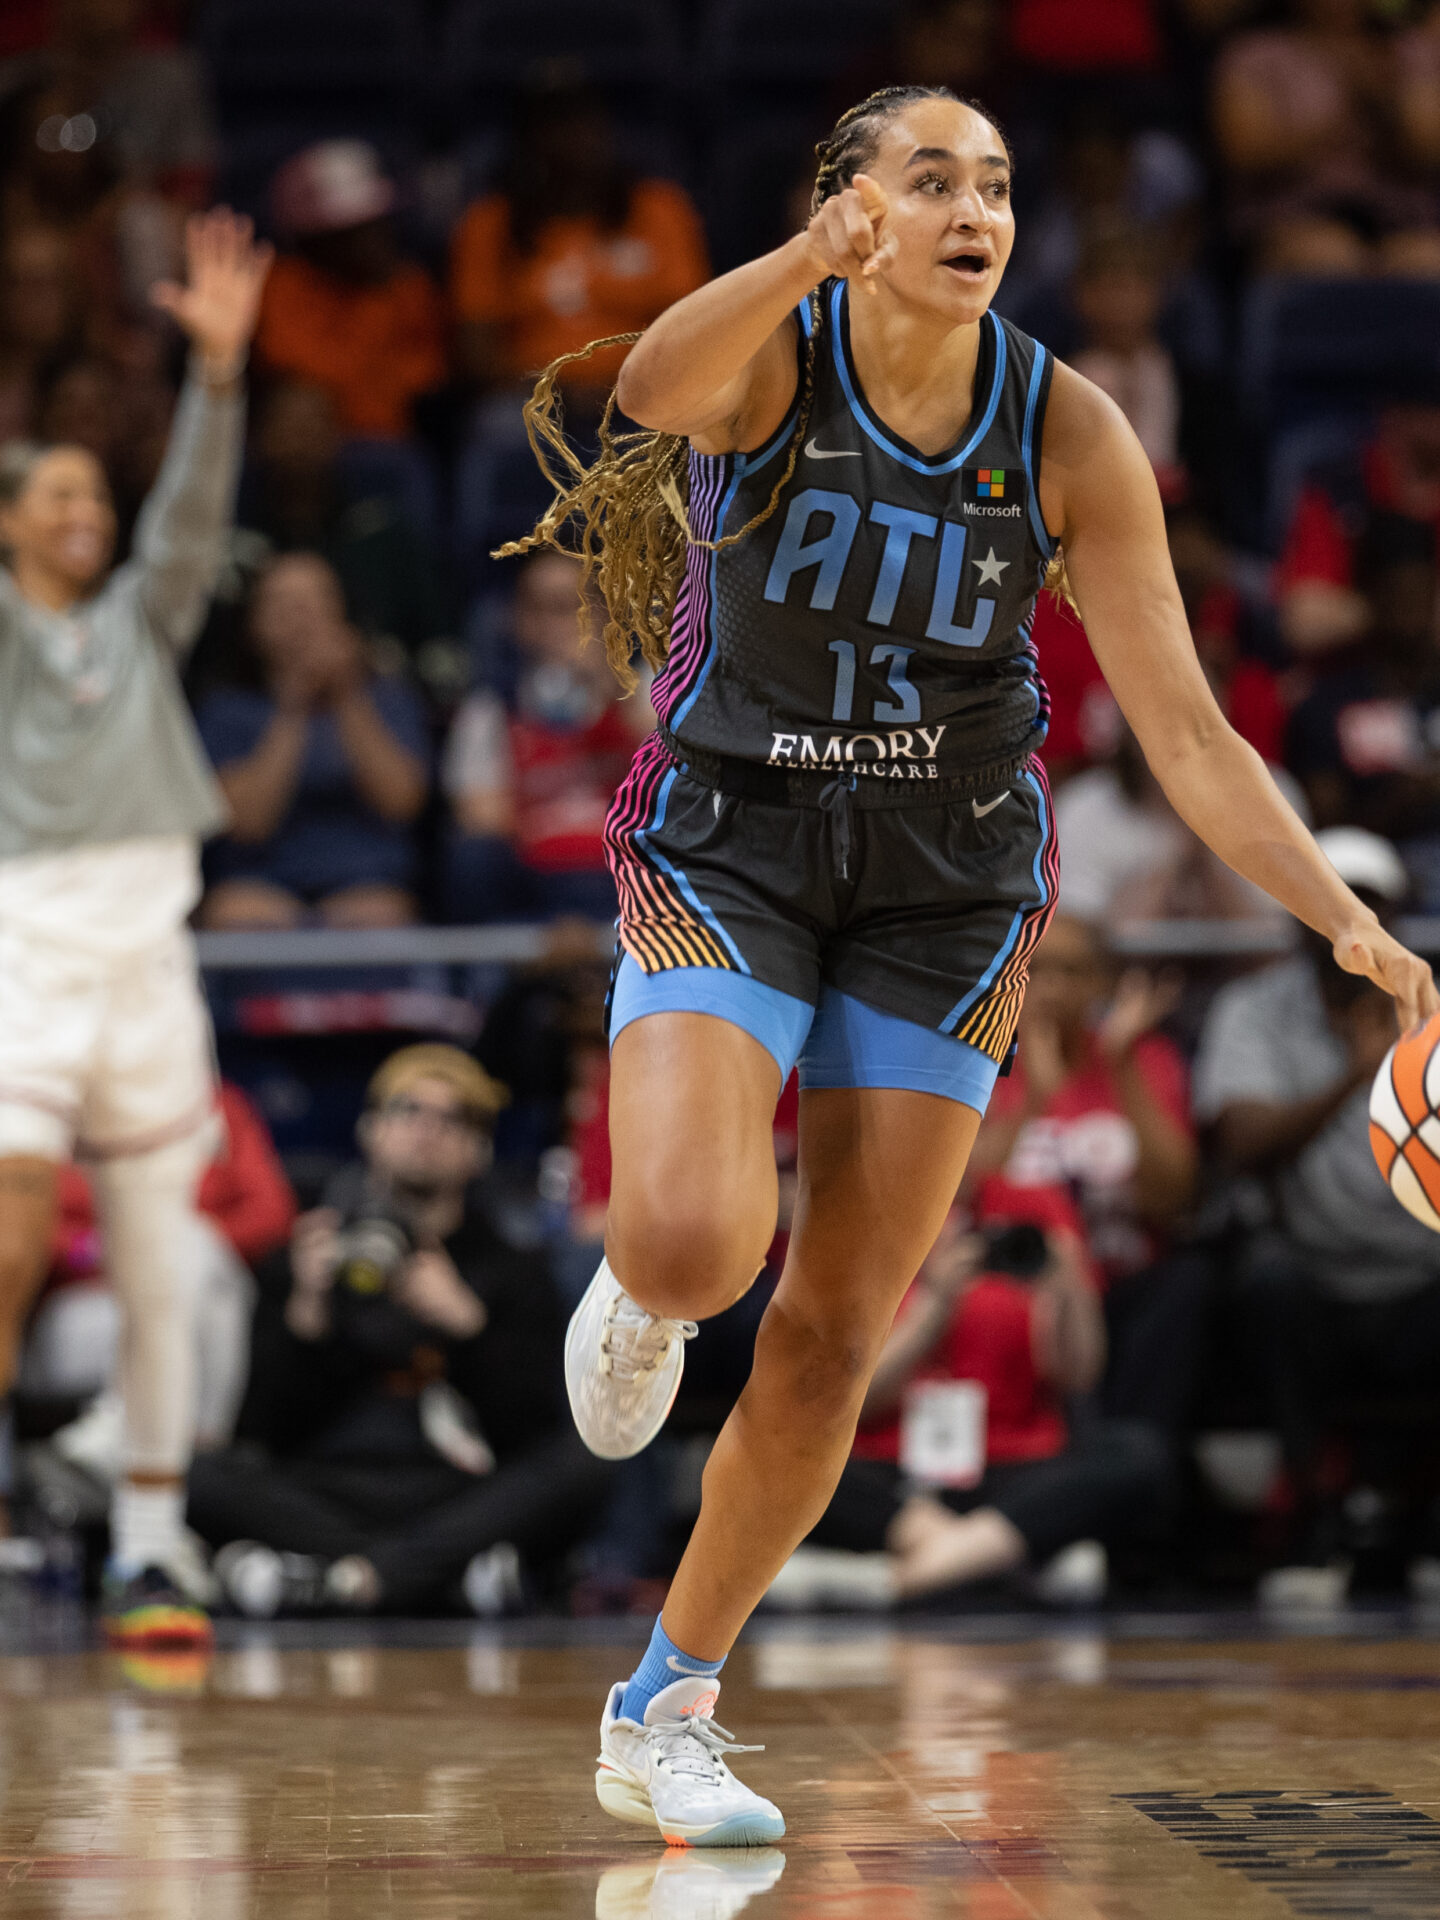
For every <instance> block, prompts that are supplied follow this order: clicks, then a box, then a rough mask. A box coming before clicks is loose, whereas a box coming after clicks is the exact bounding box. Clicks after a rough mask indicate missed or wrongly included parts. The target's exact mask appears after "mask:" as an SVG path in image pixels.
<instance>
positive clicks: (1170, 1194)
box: [971, 913, 1211, 1440]
mask: <svg viewBox="0 0 1440 1920" xmlns="http://www.w3.org/2000/svg"><path fill="white" fill-rule="evenodd" d="M1180 987H1181V982H1180V980H1179V978H1178V977H1171V976H1160V977H1158V978H1157V977H1154V976H1151V975H1149V974H1147V973H1145V972H1143V971H1141V970H1139V969H1130V970H1128V971H1127V972H1125V973H1124V974H1122V975H1121V976H1120V978H1119V980H1118V981H1117V980H1116V978H1115V972H1114V968H1113V967H1112V965H1111V962H1110V959H1109V956H1108V955H1107V954H1106V951H1105V949H1104V946H1103V944H1102V942H1101V939H1100V936H1099V934H1098V932H1097V930H1096V929H1095V928H1094V927H1092V926H1090V925H1088V924H1087V923H1086V922H1085V921H1083V920H1079V919H1077V918H1075V917H1074V916H1073V915H1068V914H1064V913H1060V914H1057V915H1056V917H1055V919H1054V921H1053V922H1052V923H1051V927H1050V931H1049V933H1048V934H1047V935H1046V937H1045V939H1044V940H1043V941H1042V942H1041V944H1040V947H1039V948H1038V950H1037V951H1036V954H1035V958H1034V960H1033V961H1032V962H1031V969H1030V989H1029V993H1028V996H1027V998H1026V1003H1025V1012H1024V1015H1023V1017H1022V1020H1021V1024H1020V1050H1019V1055H1018V1058H1017V1059H1016V1061H1015V1065H1014V1069H1013V1071H1012V1072H1011V1074H1010V1075H1009V1077H1008V1078H1005V1079H1001V1080H1000V1081H999V1082H998V1083H997V1085H996V1089H995V1097H994V1099H993V1100H992V1102H991V1107H990V1114H989V1117H988V1119H987V1122H986V1125H985V1126H984V1127H983V1128H982V1129H981V1133H980V1137H979V1140H978V1141H977V1143H976V1147H975V1152H974V1154H973V1155H972V1157H971V1168H972V1178H976V1177H979V1178H983V1177H984V1176H985V1175H986V1174H989V1173H998V1172H1000V1171H1002V1170H1003V1172H1004V1174H1005V1176H1006V1178H1007V1179H1008V1180H1010V1181H1011V1182H1013V1183H1014V1184H1015V1185H1016V1186H1019V1187H1050V1186H1055V1185H1061V1186H1065V1187H1068V1188H1069V1189H1070V1191H1071V1192H1072V1193H1074V1195H1075V1197H1076V1200H1077V1203H1078V1206H1079V1209H1080V1215H1081V1218H1082V1220H1083V1222H1084V1230H1085V1235H1086V1240H1087V1244H1088V1250H1089V1253H1090V1255H1091V1257H1092V1259H1093V1260H1094V1261H1095V1264H1096V1266H1097V1268H1098V1270H1099V1273H1100V1277H1101V1281H1102V1285H1103V1289H1104V1304H1105V1317H1106V1322H1107V1327H1108V1333H1109V1341H1110V1364H1109V1368H1108V1370H1107V1374H1106V1379H1105V1383H1104V1389H1103V1403H1104V1405H1105V1408H1106V1410H1107V1411H1108V1412H1109V1413H1111V1414H1114V1415H1116V1416H1117V1417H1123V1418H1128V1419H1136V1420H1144V1421H1147V1422H1149V1423H1150V1424H1151V1425H1152V1426H1153V1427H1155V1428H1157V1429H1158V1430H1159V1431H1161V1432H1162V1433H1164V1434H1166V1435H1168V1436H1170V1437H1171V1438H1172V1440H1178V1439H1179V1437H1180V1435H1181V1434H1182V1433H1183V1432H1184V1431H1185V1430H1186V1428H1187V1425H1188V1422H1189V1420H1190V1417H1191V1414H1192V1411H1193V1408H1194V1404H1195V1398H1196V1394H1197V1391H1198V1386H1199V1375H1200V1367H1201V1363H1202V1360H1203V1355H1204V1339H1205V1329H1206V1326H1207V1322H1208V1314H1209V1302H1210V1293H1211V1279H1210V1273H1209V1268H1208V1264H1207V1263H1206V1262H1205V1261H1204V1259H1203V1258H1202V1257H1201V1256H1199V1255H1196V1254H1191V1253H1188V1252H1184V1251H1179V1250H1177V1249H1176V1248H1175V1246H1174V1242H1173V1236H1174V1233H1175V1230H1176V1229H1177V1227H1178V1226H1179V1225H1180V1223H1181V1221H1182V1220H1183V1219H1184V1217H1185V1215H1186V1213H1187V1212H1188V1211H1189V1208H1190V1206H1191V1204H1192V1202H1193V1200H1194V1197H1195V1189H1196V1175H1197V1166H1198V1158H1197V1151H1196V1145H1195V1129H1194V1124H1193V1122H1192V1120H1191V1117H1190V1099H1189V1084H1188V1075H1187V1072H1186V1068H1185V1062H1184V1060H1183V1058H1182V1056H1181V1054H1180V1052H1179V1049H1178V1048H1177V1047H1176V1046H1175V1045H1174V1043H1173V1042H1172V1041H1170V1040H1169V1039H1167V1038H1166V1037H1165V1035H1164V1034H1162V1033H1159V1032H1157V1031H1156V1029H1157V1028H1158V1027H1159V1026H1160V1024H1161V1022H1162V1021H1163V1020H1165V1019H1166V1018H1167V1016H1168V1015H1169V1014H1170V1013H1171V1012H1173V1010H1174V1008H1175V1006H1176V1004H1177V1002H1178V999H1179V995H1180Z"/></svg>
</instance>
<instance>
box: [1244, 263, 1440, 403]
mask: <svg viewBox="0 0 1440 1920" xmlns="http://www.w3.org/2000/svg"><path fill="white" fill-rule="evenodd" d="M1239 363H1240V364H1239V378H1240V388H1241V392H1242V395H1243V397H1244V399H1245V402H1246V404H1247V407H1248V409H1249V411H1250V413H1251V415H1252V417H1253V419H1254V420H1255V421H1256V422H1257V423H1258V424H1260V425H1261V426H1263V427H1264V428H1266V429H1267V430H1268V431H1270V432H1272V433H1274V432H1277V431H1281V430H1284V429H1287V428H1290V427H1292V426H1295V425H1297V424H1299V423H1301V422H1304V421H1307V420H1314V419H1318V418H1322V417H1326V416H1333V415H1335V414H1337V413H1339V412H1351V411H1358V410H1360V409H1363V408H1365V407H1367V406H1373V405H1377V404H1381V403H1383V402H1384V401H1386V400H1388V399H1393V398H1401V397H1407V396H1415V395H1420V394H1423V395H1425V396H1426V397H1429V398H1435V397H1437V396H1440V285H1437V284H1436V283H1435V282H1434V281H1429V280H1415V281H1396V280H1330V281H1317V280H1261V281H1258V282H1257V283H1256V284H1255V285H1254V286H1253V287H1252V288H1251V289H1250V291H1249V293H1248V294H1247V295H1246V297H1245V302H1244V307H1243V309H1242V313H1241V323H1240V355H1239Z"/></svg>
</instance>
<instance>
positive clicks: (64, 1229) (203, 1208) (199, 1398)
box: [21, 1082, 295, 1517]
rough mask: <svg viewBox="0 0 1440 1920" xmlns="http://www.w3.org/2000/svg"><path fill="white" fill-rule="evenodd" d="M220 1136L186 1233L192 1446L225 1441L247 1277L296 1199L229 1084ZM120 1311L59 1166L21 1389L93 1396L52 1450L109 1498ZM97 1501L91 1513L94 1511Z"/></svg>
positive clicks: (91, 1216)
mask: <svg viewBox="0 0 1440 1920" xmlns="http://www.w3.org/2000/svg"><path fill="white" fill-rule="evenodd" d="M220 1121H221V1140H220V1145H219V1148H218V1150H217V1152H216V1154H215V1157H214V1158H213V1159H212V1160H211V1162H210V1165H209V1166H208V1167H207V1168H206V1170H205V1172H204V1174H203V1175H202V1176H201V1181H200V1187H199V1191H198V1193H197V1195H196V1200H195V1211H194V1214H193V1216H192V1217H191V1219H190V1221H189V1224H188V1229H187V1233H186V1247H185V1255H184V1258H185V1265H186V1269H187V1271H188V1273H189V1276H190V1284H191V1295H192V1301H193V1306H194V1314H195V1339H196V1344H197V1346H198V1349H199V1378H198V1382H197V1386H196V1395H195V1445H196V1447H197V1449H200V1450H205V1449H209V1448H214V1447H218V1446H222V1445H224V1444H226V1443H227V1442H228V1441H229V1439H230V1438H231V1435H232V1434H233V1432H234V1427H235V1416H236V1415H237V1414H238V1412H239V1411H240V1402H241V1399H242V1397H243V1395H244V1392H245V1382H246V1378H247V1375H248V1372H249V1363H250V1319H251V1314H252V1312H253V1310H254V1299H255V1289H254V1282H253V1280H252V1277H251V1270H252V1268H253V1267H255V1266H256V1265H257V1264H258V1263H259V1262H260V1261H262V1260H264V1259H266V1258H268V1257H269V1256H270V1255H271V1254H272V1253H274V1252H275V1250H276V1249H277V1248H278V1247H281V1246H283V1245H284V1244H285V1242H286V1240H287V1239H288V1238H289V1234H290V1229H291V1227H292V1225H293V1224H294V1220H295V1196H294V1194H293V1193H292V1192H291V1190H290V1183H289V1181H288V1180H287V1179H286V1177H285V1172H284V1169H283V1168H282V1166H281V1165H280V1161H279V1158H278V1157H277V1155H276V1152H275V1147H274V1143H273V1142H272V1140H271V1138H270V1134H269V1130H268V1129H267V1127H266V1125H265V1122H264V1120H263V1119H262V1118H261V1116H260V1114H259V1113H258V1112H257V1110H256V1109H255V1107H254V1106H252V1104H251V1103H250V1101H249V1100H248V1099H247V1098H246V1096H245V1095H244V1094H243V1093H242V1092H241V1091H240V1089H239V1088H238V1087H236V1086H233V1085H231V1084H230V1083H229V1082H225V1083H223V1084H222V1086H221V1088H220ZM118 1337H119V1309H118V1305H117V1304H116V1302H115V1300H114V1298H113V1295H112V1294H111V1292H110V1287H109V1282H108V1279H107V1276H106V1274H105V1268H104V1249H103V1246H102V1244H101V1241H100V1236H99V1231H98V1228H97V1225H96V1217H95V1203H94V1197H93V1195H92V1193H91V1188H90V1182H89V1180H88V1179H87V1178H86V1175H85V1174H84V1173H83V1172H82V1170H81V1169H80V1168H79V1167H77V1166H74V1165H71V1166H69V1167H67V1168H65V1169H64V1171H63V1173H62V1175H61V1182H60V1208H59V1216H58V1219H57V1222H56V1230H55V1238H54V1258H53V1261H52V1265H51V1272H50V1276H49V1279H48V1280H47V1282H46V1287H45V1291H44V1293H43V1294H42V1295H41V1298H40V1303H39V1306H38V1307H37V1309H36V1313H35V1316H34V1319H33V1321H32V1323H31V1326H30V1330H29V1334H28V1336H27V1343H26V1350H25V1355H24V1358H23V1360H22V1363H21V1391H22V1393H27V1394H35V1395H38V1396H42V1397H43V1396H46V1395H52V1396H72V1395H76V1396H78V1395H85V1396H87V1397H88V1396H89V1395H91V1394H95V1395H97V1397H96V1398H95V1399H94V1400H93V1401H92V1402H91V1404H90V1405H89V1406H88V1407H87V1408H86V1409H85V1410H84V1412H83V1413H82V1414H81V1415H80V1417H79V1419H77V1420H75V1421H73V1422H72V1423H71V1424H70V1425H68V1426H66V1427H62V1428H61V1429H60V1430H59V1432H57V1433H56V1434H55V1435H54V1436H53V1437H52V1439H51V1441H50V1443H49V1444H50V1451H51V1454H52V1455H53V1456H54V1457H56V1458H58V1459H60V1460H62V1461H64V1462H67V1463H68V1464H69V1465H70V1466H72V1467H79V1468H81V1469H83V1470H84V1471H85V1472H86V1473H88V1475H89V1476H90V1479H91V1480H92V1481H93V1482H94V1483H95V1485H96V1487H97V1489H98V1488H102V1487H103V1488H104V1489H105V1492H106V1495H107V1497H108V1490H109V1488H110V1485H111V1484H112V1482H113V1481H114V1479H115V1477H116V1475H117V1474H118V1473H119V1470H120V1461H121V1451H122V1449H121V1441H122V1434H123V1423H124V1410H123V1408H122V1406H121V1404H120V1396H119V1393H118V1391H116V1390H114V1389H111V1388H110V1387H109V1385H108V1383H109V1381H110V1378H111V1375H112V1373H113V1371H114V1366H115V1354H116V1346H117V1341H118ZM105 1504H106V1502H105V1501H104V1500H101V1501H99V1502H98V1503H97V1506H96V1515H97V1517H99V1515H101V1514H103V1512H104V1508H105Z"/></svg>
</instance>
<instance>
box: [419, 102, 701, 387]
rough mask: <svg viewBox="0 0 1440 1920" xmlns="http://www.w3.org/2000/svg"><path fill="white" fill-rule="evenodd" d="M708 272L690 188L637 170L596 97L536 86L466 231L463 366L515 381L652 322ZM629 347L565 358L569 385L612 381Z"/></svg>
mask: <svg viewBox="0 0 1440 1920" xmlns="http://www.w3.org/2000/svg"><path fill="white" fill-rule="evenodd" d="M709 273H710V266H709V260H708V257H707V254H706V248H705V237H704V233H703V231H702V229H701V225H700V220H699V216H698V215H697V213H696V211H695V208H694V206H693V205H692V204H691V201H690V198H689V196H688V195H687V194H686V193H685V191H684V190H683V188H681V187H678V186H676V185H675V184H674V182H673V181H669V180H658V179H641V178H636V177H635V175H634V174H633V173H632V172H631V170H630V169H629V168H628V167H627V166H626V165H625V162H624V160H623V159H622V157H621V155H620V154H619V152H618V151H617V147H616V140H615V129H614V127H613V125H612V123H611V121H610V118H609V116H608V114H607V113H606V111H605V109H604V107H603V106H602V105H601V103H600V102H599V101H598V100H597V99H596V98H595V97H594V96H593V95H591V94H589V93H586V92H584V91H581V90H578V89H564V90H552V91H549V92H545V93H540V94H537V95H535V96H533V97H532V98H531V100H530V101H529V103H528V105H527V106H526V107H525V108H524V109H522V112H521V116H520V120H519V124H518V125H517V128H516V130H515V135H514V138H513V141H512V144H511V152H510V158H509V161H508V162H507V164H506V166H505V169H504V171H503V173H502V175H501V179H500V183H499V187H498V190H497V191H496V192H494V193H491V194H487V195H486V196H485V197H484V198H483V199H480V200H477V201H476V202H475V203H474V204H473V205H472V206H471V207H470V208H469V209H468V210H467V211H466V213H465V214H464V216H463V217H462V219H461V221H460V224H459V226H458V227H457V228H456V231H455V238H454V241H453V245H452V253H451V299H452V304H453V306H454V311H455V316H456V322H457V333H456V353H457V358H458V361H459V366H460V371H461V373H462V374H463V375H465V377H467V378H468V379H470V380H471V381H473V382H474V383H475V385H476V386H478V387H481V388H488V387H498V386H505V385H508V384H510V383H512V382H515V381H518V380H520V379H521V378H522V377H524V376H525V375H527V374H529V373H531V372H533V371H534V370H535V369H537V368H539V367H542V366H544V365H545V364H546V363H547V362H549V361H550V360H553V359H555V358H556V357H557V356H558V355H560V354H563V353H576V352H578V351H579V350H580V349H581V348H582V347H584V346H586V345H587V344H588V343H589V342H590V341H591V340H596V339H600V338H603V337H604V336H605V335H607V334H612V333H631V332H634V331H636V330H637V329H639V328H641V327H644V326H648V325H649V323H650V321H652V320H653V319H654V318H655V316H656V315H657V314H659V313H661V312H663V311H664V309H665V308H666V307H668V306H669V305H670V304H671V303H672V302H673V301H675V300H678V299H679V298H680V297H681V295H682V294H686V293H689V292H690V291H691V290H692V289H693V288H695V287H698V286H700V285H701V284H702V283H703V282H704V281H705V280H706V279H707V278H708V277H709ZM623 357H624V353H623V350H620V349H611V350H609V351H608V352H605V353H598V354H596V355H594V357H593V358H592V359H590V360H587V361H586V362H585V363H584V364H583V365H582V366H579V367H572V368H570V369H568V385H569V386H570V388H571V390H572V392H581V393H583V392H584V391H586V390H587V389H588V390H590V391H592V392H598V391H599V390H601V389H608V388H609V387H610V385H611V384H612V382H613V381H614V378H615V374H616V372H617V370H618V368H619V365H620V361H621V360H622V359H623Z"/></svg>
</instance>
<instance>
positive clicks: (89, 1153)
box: [0, 926, 215, 1164]
mask: <svg viewBox="0 0 1440 1920" xmlns="http://www.w3.org/2000/svg"><path fill="white" fill-rule="evenodd" d="M214 1098H215V1067H214V1044H213V1041H212V1037H211V1032H210V1015H209V1011H208V1009H207V1008H206V1005H205V999H204V995H203V994H202V993H201V990H200V981H199V976H198V973H197V970H196V964H195V943H194V941H193V940H192V939H191V938H190V935H189V933H188V932H186V931H185V929H184V928H182V927H177V928H175V929H174V930H173V931H171V932H170V933H168V934H166V935H165V936H164V937H163V938H162V939H160V940H157V941H155V942H154V943H153V944H151V945H148V946H145V947H142V948H141V949H140V950H139V951H138V952H132V953H126V954H115V955H110V954H97V953H91V952H84V951H80V950H77V949H76V948H74V947H70V946H66V945H63V944H61V943H60V942H58V941H54V940H50V939H47V938H44V937H43V936H40V935H37V934H34V933H28V932H25V931H23V930H22V929H20V928H17V927H14V926H9V927H6V926H0V1156H3V1155H8V1154H38V1155H39V1156H40V1157H41V1158H43V1159H47V1160H68V1159H69V1157H70V1154H71V1152H72V1150H74V1149H75V1148H76V1147H77V1146H78V1148H79V1150H80V1152H81V1153H82V1154H84V1155H85V1156H86V1157H87V1158H93V1159H96V1160H101V1161H104V1160H110V1159H114V1158H116V1157H119V1156H129V1155H142V1154H145V1153H147V1152H149V1151H150V1150H151V1149H153V1148H156V1147H161V1146H167V1145H169V1144H170V1142H172V1141H174V1140H178V1139H180V1138H183V1136H185V1135H186V1134H189V1133H194V1132H195V1131H196V1130H197V1129H199V1128H200V1127H202V1126H203V1125H204V1124H205V1123H206V1121H207V1120H209V1118H210V1116H211V1113H212V1110H213V1107H214ZM202 1164H203V1163H202Z"/></svg>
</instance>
